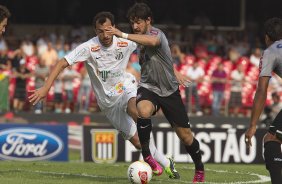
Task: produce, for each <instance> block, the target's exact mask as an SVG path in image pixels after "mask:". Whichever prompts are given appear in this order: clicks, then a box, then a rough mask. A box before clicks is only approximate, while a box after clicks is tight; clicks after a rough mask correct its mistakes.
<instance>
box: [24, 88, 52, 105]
mask: <svg viewBox="0 0 282 184" xmlns="http://www.w3.org/2000/svg"><path fill="white" fill-rule="evenodd" d="M28 92H29V93H31V95H29V96H28V99H29V102H30V103H32V105H35V104H37V103H38V102H39V101H40V100H42V99H43V98H45V97H46V95H47V93H48V90H47V89H46V88H44V87H41V88H39V89H36V90H30V91H28Z"/></svg>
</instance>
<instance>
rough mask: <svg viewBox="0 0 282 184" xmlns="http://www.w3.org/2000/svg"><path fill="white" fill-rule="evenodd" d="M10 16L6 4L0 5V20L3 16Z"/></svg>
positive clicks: (0, 20)
mask: <svg viewBox="0 0 282 184" xmlns="http://www.w3.org/2000/svg"><path fill="white" fill-rule="evenodd" d="M10 16H11V13H10V11H9V10H8V8H6V6H3V5H0V22H2V21H3V20H4V19H5V18H9V17H10Z"/></svg>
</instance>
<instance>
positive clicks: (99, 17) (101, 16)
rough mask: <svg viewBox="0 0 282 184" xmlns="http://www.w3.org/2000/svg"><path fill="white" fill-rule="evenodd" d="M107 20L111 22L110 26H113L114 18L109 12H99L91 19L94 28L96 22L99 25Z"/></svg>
mask: <svg viewBox="0 0 282 184" xmlns="http://www.w3.org/2000/svg"><path fill="white" fill-rule="evenodd" d="M107 19H109V20H110V21H111V24H112V25H115V17H114V15H113V14H112V13H111V12H106V11H103V12H99V13H97V14H96V15H95V17H94V18H93V25H94V28H96V23H97V22H98V23H99V24H104V23H105V22H106V20H107Z"/></svg>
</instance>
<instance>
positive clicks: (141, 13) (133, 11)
mask: <svg viewBox="0 0 282 184" xmlns="http://www.w3.org/2000/svg"><path fill="white" fill-rule="evenodd" d="M149 17H151V19H152V21H153V13H152V11H151V9H150V7H149V6H148V5H147V4H145V3H135V4H134V5H133V6H132V7H131V8H129V10H128V12H127V18H128V19H129V20H135V19H142V20H147V19H148V18H149Z"/></svg>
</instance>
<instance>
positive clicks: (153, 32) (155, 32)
mask: <svg viewBox="0 0 282 184" xmlns="http://www.w3.org/2000/svg"><path fill="white" fill-rule="evenodd" d="M158 33H159V31H157V30H151V31H150V34H151V35H158Z"/></svg>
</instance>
